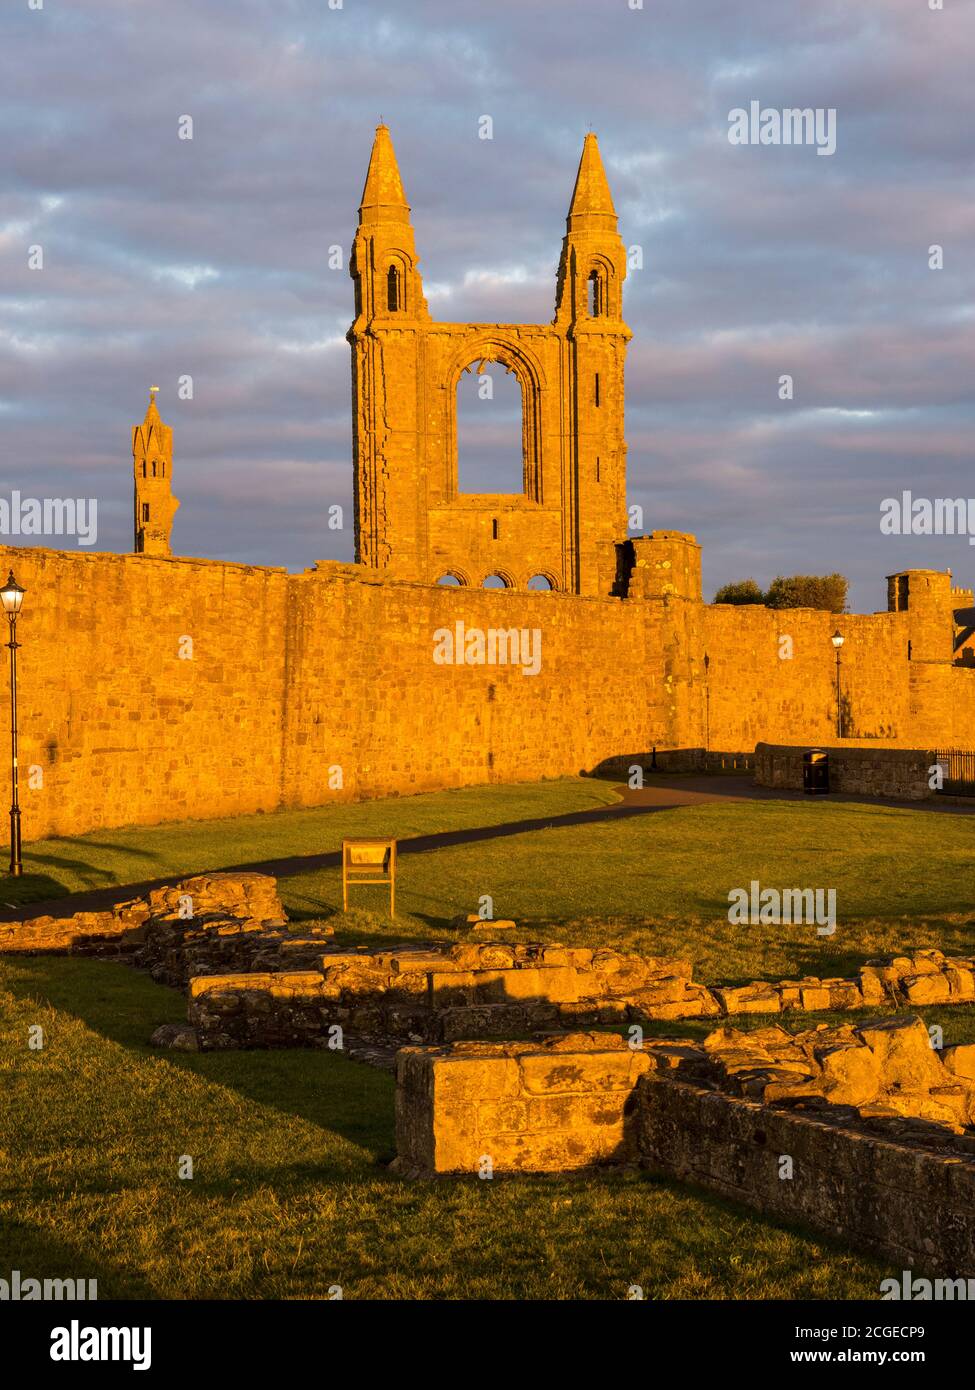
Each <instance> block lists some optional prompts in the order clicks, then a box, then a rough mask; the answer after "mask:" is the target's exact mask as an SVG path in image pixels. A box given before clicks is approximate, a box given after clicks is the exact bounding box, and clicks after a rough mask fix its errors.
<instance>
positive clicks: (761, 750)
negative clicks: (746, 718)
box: [754, 743, 937, 801]
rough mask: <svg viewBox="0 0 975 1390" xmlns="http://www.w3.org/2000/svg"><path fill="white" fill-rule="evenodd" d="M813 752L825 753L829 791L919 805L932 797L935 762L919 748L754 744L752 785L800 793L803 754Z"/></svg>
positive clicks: (929, 752)
mask: <svg viewBox="0 0 975 1390" xmlns="http://www.w3.org/2000/svg"><path fill="white" fill-rule="evenodd" d="M813 748H816V749H818V750H819V751H822V752H824V753H828V754H829V787H830V791H831V792H846V793H849V794H858V793H859V794H864V795H867V796H891V797H896V798H897V799H898V800H902V801H924V800H926V799H928V798H929V797H933V796H935V795H937V793H936V792H934V791H932V789H931V787H930V786H929V785H928V779H929V777H930V774H931V768H932V766H933V765H934V763H935V762H936V758H935V755H934V752H933V751H931V750H925V749H919V748H864V747H862V745H858V746H855V747H854V746H850V745H845V744H837V743H832V744H829V743H826V744H821V745H817V744H808V743H807V744H797V745H786V744H770V743H759V744H758V745H757V746H756V748H755V759H754V770H755V781H756V783H757V784H758V785H759V786H760V787H779V788H787V789H789V790H792V791H802V789H803V782H802V777H803V755H804V754H805V753H807V752H809V751H810V750H811V749H813Z"/></svg>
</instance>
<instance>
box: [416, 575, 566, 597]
mask: <svg viewBox="0 0 975 1390" xmlns="http://www.w3.org/2000/svg"><path fill="white" fill-rule="evenodd" d="M437 583H438V584H439V585H440V586H441V587H442V588H447V589H467V588H470V587H471V584H470V580H469V579H468V578H467V577H466V575H463V574H459V573H457V571H456V570H447V571H446V573H444V574H442V575H441V576H440V578H439V579H438V580H437ZM480 587H481V588H482V589H514V588H516V587H517V586H516V585H515V583H514V581H513V580H512V579H510V578H509V577H508V576H507V575H504V574H488V575H486V576H485V577H484V579H482V580H481V584H480ZM556 587H557V586H556V584H555V583H554V581H553V580H552V579H551V577H550V576H549V575H547V574H533V575H532V577H531V579H529V581H528V583H527V584H526V585H525V588H526V589H531V590H533V591H534V592H535V593H551V592H553V591H554V590H555V588H556Z"/></svg>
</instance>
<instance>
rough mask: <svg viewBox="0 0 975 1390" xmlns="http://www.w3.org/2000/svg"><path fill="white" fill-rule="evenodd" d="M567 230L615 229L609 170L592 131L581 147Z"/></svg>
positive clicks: (614, 211)
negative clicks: (604, 165)
mask: <svg viewBox="0 0 975 1390" xmlns="http://www.w3.org/2000/svg"><path fill="white" fill-rule="evenodd" d="M566 228H567V230H568V231H570V232H575V231H586V230H592V231H595V230H602V229H606V228H608V229H611V230H613V231H615V230H616V209H615V208H614V207H613V195H612V194H611V193H610V191H609V182H608V180H607V178H606V170H605V169H604V168H603V161H602V156H601V155H600V153H599V142H598V141H597V139H596V136H595V134H594V132H593V131H590V132H589V134H588V135H587V136H586V138H585V142H584V143H583V146H582V158H581V159H580V160H579V172H578V173H577V174H576V184H575V188H574V189H573V190H572V202H571V203H570V205H569V216H568V218H567V219H566Z"/></svg>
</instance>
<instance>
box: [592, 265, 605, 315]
mask: <svg viewBox="0 0 975 1390" xmlns="http://www.w3.org/2000/svg"><path fill="white" fill-rule="evenodd" d="M605 312H606V285H605V282H604V280H603V277H602V275H601V274H600V273H599V271H598V270H593V271H591V272H590V275H589V317H590V318H594V319H598V318H601V317H602V315H603V314H605Z"/></svg>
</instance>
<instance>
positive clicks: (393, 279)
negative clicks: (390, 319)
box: [386, 265, 403, 314]
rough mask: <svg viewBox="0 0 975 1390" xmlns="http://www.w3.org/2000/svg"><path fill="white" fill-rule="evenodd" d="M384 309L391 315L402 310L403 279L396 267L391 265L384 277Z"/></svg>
mask: <svg viewBox="0 0 975 1390" xmlns="http://www.w3.org/2000/svg"><path fill="white" fill-rule="evenodd" d="M386 308H387V309H388V310H389V312H390V313H391V314H398V313H399V312H400V310H401V309H402V308H403V277H402V274H401V272H400V268H399V266H398V265H391V266H390V267H389V273H388V274H387V276H386Z"/></svg>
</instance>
